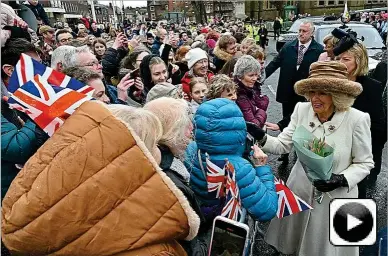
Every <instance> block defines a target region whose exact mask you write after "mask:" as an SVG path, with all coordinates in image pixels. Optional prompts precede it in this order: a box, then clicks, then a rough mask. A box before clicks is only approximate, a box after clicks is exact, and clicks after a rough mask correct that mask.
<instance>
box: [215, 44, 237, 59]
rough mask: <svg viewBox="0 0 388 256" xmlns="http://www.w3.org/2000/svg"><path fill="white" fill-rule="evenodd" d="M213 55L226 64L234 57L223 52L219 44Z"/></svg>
mask: <svg viewBox="0 0 388 256" xmlns="http://www.w3.org/2000/svg"><path fill="white" fill-rule="evenodd" d="M213 54H214V55H215V56H216V57H217V58H219V59H221V60H223V61H225V62H228V61H230V60H231V59H232V58H233V55H232V54H230V53H227V52H226V51H224V50H222V49H221V48H220V47H219V46H218V44H217V45H216V47H215V48H214V51H213Z"/></svg>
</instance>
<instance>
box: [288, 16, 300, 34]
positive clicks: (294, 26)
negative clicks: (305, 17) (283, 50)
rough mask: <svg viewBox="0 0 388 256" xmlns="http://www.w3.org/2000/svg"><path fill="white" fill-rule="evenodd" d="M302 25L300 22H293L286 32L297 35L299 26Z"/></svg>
mask: <svg viewBox="0 0 388 256" xmlns="http://www.w3.org/2000/svg"><path fill="white" fill-rule="evenodd" d="M301 23H302V20H300V19H299V20H296V21H294V23H292V25H291V27H290V29H289V30H288V31H289V32H295V33H298V32H299V26H300V24H301Z"/></svg>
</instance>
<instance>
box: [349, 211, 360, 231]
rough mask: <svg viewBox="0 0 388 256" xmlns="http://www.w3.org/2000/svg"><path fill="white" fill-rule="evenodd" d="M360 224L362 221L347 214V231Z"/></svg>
mask: <svg viewBox="0 0 388 256" xmlns="http://www.w3.org/2000/svg"><path fill="white" fill-rule="evenodd" d="M360 224H362V221H360V220H359V219H357V218H356V217H354V216H352V215H350V214H348V215H347V228H348V231H349V230H351V229H353V228H355V227H357V226H358V225H360Z"/></svg>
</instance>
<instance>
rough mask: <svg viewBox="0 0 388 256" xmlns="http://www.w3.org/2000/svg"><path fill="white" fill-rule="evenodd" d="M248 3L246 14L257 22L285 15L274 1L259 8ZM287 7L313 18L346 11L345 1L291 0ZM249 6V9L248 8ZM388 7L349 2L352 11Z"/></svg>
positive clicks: (376, 1)
mask: <svg viewBox="0 0 388 256" xmlns="http://www.w3.org/2000/svg"><path fill="white" fill-rule="evenodd" d="M249 2H250V1H247V2H246V8H245V9H246V11H248V10H249V9H250V10H251V11H250V12H249V11H248V12H247V13H246V14H247V15H248V16H249V17H251V18H253V19H254V20H257V18H260V17H261V18H263V19H264V20H274V19H275V17H276V16H278V15H282V16H284V15H283V13H279V12H278V10H277V9H276V6H275V5H274V4H273V2H274V1H270V0H263V1H260V2H258V3H257V6H256V5H254V4H252V2H250V3H249ZM283 3H284V5H283V7H286V6H295V7H296V13H295V14H306V13H307V14H310V15H311V16H321V15H324V14H326V15H331V14H332V13H334V14H335V15H339V14H340V13H342V12H343V11H344V7H345V1H344V0H314V1H302V0H291V1H283ZM247 5H249V7H248V8H247ZM384 6H387V3H386V0H352V1H348V9H349V11H351V10H361V9H368V8H378V7H384ZM255 8H257V9H256V10H258V15H254V13H255V12H256V11H254V10H255ZM287 18H288V17H283V19H287Z"/></svg>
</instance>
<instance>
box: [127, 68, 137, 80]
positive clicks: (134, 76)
mask: <svg viewBox="0 0 388 256" xmlns="http://www.w3.org/2000/svg"><path fill="white" fill-rule="evenodd" d="M139 76H140V70H139V69H138V68H137V69H134V70H132V72H131V75H130V76H129V79H135V78H136V77H139Z"/></svg>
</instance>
